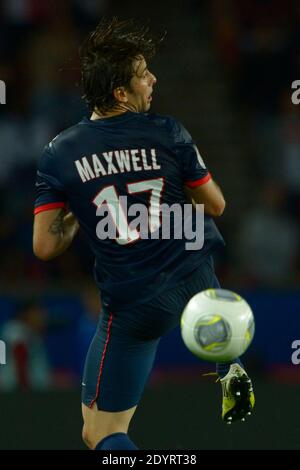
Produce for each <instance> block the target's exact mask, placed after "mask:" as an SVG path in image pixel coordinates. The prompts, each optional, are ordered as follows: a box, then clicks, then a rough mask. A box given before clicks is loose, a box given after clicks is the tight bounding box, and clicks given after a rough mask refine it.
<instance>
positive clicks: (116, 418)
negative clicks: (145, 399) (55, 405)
mask: <svg viewBox="0 0 300 470" xmlns="http://www.w3.org/2000/svg"><path fill="white" fill-rule="evenodd" d="M135 410H136V406H134V407H132V408H130V409H129V410H125V411H120V412H115V413H112V412H109V411H102V410H98V408H97V404H96V403H94V404H93V405H92V407H91V408H89V407H88V406H86V405H85V404H82V416H83V421H84V425H83V429H82V438H83V440H84V442H85V443H86V445H87V446H88V447H89V448H90V449H96V450H105V449H110V450H113V449H118V450H124V449H128V450H129V449H132V450H134V449H137V447H136V446H135V444H134V443H133V442H132V441H131V440H130V438H129V437H128V434H127V433H128V428H129V424H130V421H131V418H132V417H133V415H134V412H135Z"/></svg>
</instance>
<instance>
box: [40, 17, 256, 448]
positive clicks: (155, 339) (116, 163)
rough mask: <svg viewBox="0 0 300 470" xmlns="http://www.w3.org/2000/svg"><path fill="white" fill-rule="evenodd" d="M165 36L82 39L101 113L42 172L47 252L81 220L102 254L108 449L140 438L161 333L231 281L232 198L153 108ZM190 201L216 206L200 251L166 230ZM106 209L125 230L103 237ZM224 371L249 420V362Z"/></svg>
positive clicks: (118, 25)
mask: <svg viewBox="0 0 300 470" xmlns="http://www.w3.org/2000/svg"><path fill="white" fill-rule="evenodd" d="M155 46H156V42H155V40H153V38H151V36H150V34H149V32H148V30H147V29H145V28H140V27H137V26H136V25H135V24H134V23H132V22H119V21H118V20H117V19H113V20H112V21H110V22H101V23H100V24H99V25H98V27H97V28H96V30H95V31H94V32H92V33H91V34H90V35H89V37H88V38H87V39H86V41H85V42H84V44H83V46H82V48H81V60H82V79H83V86H84V91H85V99H86V102H87V103H88V105H89V107H90V109H91V116H90V118H84V119H83V120H82V121H81V122H79V123H78V124H76V125H75V126H73V127H71V128H69V129H67V130H65V131H64V132H62V133H61V134H59V135H58V136H57V137H56V138H55V139H54V140H53V141H52V142H50V144H49V145H47V146H46V148H45V150H44V152H43V155H42V157H41V159H40V161H39V165H38V171H37V182H36V190H37V195H36V202H35V220H34V235H33V249H34V252H35V254H36V256H37V257H38V258H40V259H42V260H46V261H47V260H50V259H52V258H54V257H56V256H58V255H60V254H61V253H63V252H64V251H65V250H66V249H67V248H68V247H69V246H70V244H71V243H72V240H73V239H74V237H75V235H76V233H77V231H78V228H79V227H80V228H81V229H82V230H83V232H84V233H85V234H86V236H87V238H88V241H89V244H90V247H91V249H92V251H93V253H94V255H95V270H94V272H95V280H96V283H97V285H98V286H99V289H100V291H101V297H102V304H103V312H102V314H101V315H100V319H99V324H98V327H97V331H96V334H95V337H94V339H93V341H92V343H91V345H90V348H89V352H88V354H87V358H86V364H85V370H84V376H83V382H82V413H83V419H84V427H83V439H84V441H85V442H86V444H87V445H88V447H89V448H91V449H96V450H104V449H110V450H113V449H137V447H136V445H135V444H134V443H133V442H132V441H131V440H130V438H129V436H128V434H127V432H128V427H129V424H130V421H131V418H132V416H133V414H134V412H135V409H136V406H137V405H138V403H139V401H140V398H141V395H142V393H143V390H144V387H145V383H146V381H147V379H148V377H149V374H150V371H151V368H152V365H153V361H154V358H155V353H156V349H157V346H158V343H159V340H160V338H161V336H162V335H164V334H165V333H166V332H168V331H170V330H171V329H172V328H174V327H175V326H177V325H178V324H179V321H180V316H181V313H182V311H183V309H184V307H185V305H186V304H187V302H188V301H189V299H190V298H191V297H192V296H193V295H195V294H196V293H197V292H199V291H202V290H203V289H207V288H213V287H218V286H219V283H218V281H217V278H216V276H215V273H214V267H213V260H212V253H213V251H214V250H215V249H216V248H217V247H218V246H220V245H222V244H223V239H222V236H221V235H220V233H219V231H218V230H217V228H216V226H215V224H214V221H213V217H218V216H220V215H221V214H222V213H223V211H224V208H225V201H224V198H223V195H222V192H221V190H220V188H219V187H218V186H217V185H216V183H215V182H214V180H213V179H212V177H211V175H210V173H209V172H208V170H207V169H206V167H205V164H204V162H203V160H202V158H201V156H200V154H199V151H198V149H197V147H196V145H195V143H194V142H193V140H192V138H191V136H190V135H189V133H188V132H187V131H186V130H185V128H184V127H183V126H182V125H181V124H180V123H179V122H178V121H176V120H175V119H174V118H171V117H166V116H161V115H156V114H150V113H148V111H149V109H150V105H151V101H152V95H153V92H154V91H155V86H156V83H157V79H156V77H155V76H154V75H153V73H151V71H150V70H149V67H148V63H147V61H149V59H150V58H151V57H152V56H153V54H154V52H155ZM174 99H176V97H175V96H174ZM121 198H123V199H121ZM188 201H193V202H194V203H196V204H204V208H205V216H204V245H203V246H202V248H201V249H200V248H199V249H197V250H187V249H186V242H187V240H186V239H185V236H182V237H181V238H180V237H175V236H170V237H169V239H167V238H164V237H162V236H161V229H162V227H161V226H160V224H161V213H160V208H161V207H162V205H163V204H167V205H169V206H171V205H173V204H177V207H178V206H179V207H183V206H184V204H185V203H187V202H188ZM125 202H126V204H127V206H128V207H127V209H128V210H127V212H126V210H125V206H124V204H125ZM135 204H142V205H143V207H146V208H147V209H148V213H149V231H150V232H151V234H152V235H153V237H150V236H149V237H148V238H147V237H145V236H143V235H144V234H143V233H142V230H141V229H140V230H139V227H138V226H134V225H132V222H134V220H133V218H132V214H131V215H130V214H129V212H130V209H132V208H133V206H134V205H135ZM103 208H106V215H105V217H104V212H101V210H102V209H103ZM195 213H196V211H195V210H194V211H193V217H192V218H193V219H194V218H195V217H194V216H195ZM116 214H118V217H117V216H116ZM108 215H109V217H108ZM170 218H172V217H170ZM182 219H184V215H182ZM103 220H104V221H105V223H106V222H107V224H108V221H109V220H113V222H114V224H115V227H116V231H115V236H114V237H111V236H107V237H105V236H103V234H104V232H105V224H102V222H103ZM101 221H102V222H101ZM182 221H183V222H185V220H182ZM193 223H194V222H193ZM101 224H102V225H101ZM154 234H156V235H157V234H158V236H154ZM175 235H176V234H175ZM217 373H218V374H219V377H220V379H221V383H222V387H223V410H222V416H223V419H224V420H225V421H226V422H232V421H234V420H237V419H244V417H245V416H246V414H249V413H250V412H251V410H252V407H253V405H254V396H253V391H252V387H251V381H250V379H249V377H248V376H247V374H246V372H245V371H244V369H243V367H242V364H241V362H240V361H239V359H236V360H235V361H233V362H232V363H228V364H219V365H217Z"/></svg>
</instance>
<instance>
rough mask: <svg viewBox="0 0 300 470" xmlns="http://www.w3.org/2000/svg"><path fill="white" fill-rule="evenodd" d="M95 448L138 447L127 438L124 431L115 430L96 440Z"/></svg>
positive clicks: (128, 448)
mask: <svg viewBox="0 0 300 470" xmlns="http://www.w3.org/2000/svg"><path fill="white" fill-rule="evenodd" d="M95 450H138V448H137V447H136V445H135V444H134V443H133V442H132V441H131V440H130V439H129V437H128V435H127V434H125V433H124V432H116V433H115V434H110V435H109V436H106V437H105V438H104V439H102V441H100V442H98V444H97V445H96V447H95Z"/></svg>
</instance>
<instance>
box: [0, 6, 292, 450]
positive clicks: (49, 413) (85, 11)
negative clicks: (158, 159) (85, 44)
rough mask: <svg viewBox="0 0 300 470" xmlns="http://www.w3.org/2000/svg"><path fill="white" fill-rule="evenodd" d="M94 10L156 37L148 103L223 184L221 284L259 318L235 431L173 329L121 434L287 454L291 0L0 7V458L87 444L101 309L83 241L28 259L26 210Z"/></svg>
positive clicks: (151, 443)
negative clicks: (84, 432) (247, 409)
mask: <svg viewBox="0 0 300 470" xmlns="http://www.w3.org/2000/svg"><path fill="white" fill-rule="evenodd" d="M103 15H107V16H111V15H117V16H119V17H121V18H129V17H136V18H140V19H141V20H143V21H144V22H145V20H147V19H150V20H151V23H150V24H151V25H152V28H153V29H154V31H156V32H157V33H161V32H162V31H163V30H164V29H166V30H167V31H168V34H167V37H166V40H165V42H164V44H163V46H162V47H161V50H160V51H159V53H158V55H157V57H156V58H155V59H154V61H153V64H152V70H153V72H154V73H155V74H156V75H157V77H158V85H157V86H156V90H155V97H154V102H153V109H152V110H153V111H155V112H160V113H164V114H170V115H174V116H175V117H177V118H178V119H179V120H181V121H182V122H183V123H184V124H185V126H186V127H187V128H188V129H189V130H190V132H191V134H192V135H193V137H194V139H195V140H196V142H197V144H198V146H199V149H200V152H201V153H202V155H203V157H204V158H205V160H206V162H207V164H208V166H209V168H210V170H211V171H212V173H213V175H214V177H215V179H216V180H217V181H219V182H220V184H221V186H222V187H223V190H224V193H225V196H226V199H227V209H226V212H225V215H224V216H223V217H222V219H221V220H220V221H218V225H219V227H220V229H221V231H222V232H223V234H224V236H225V239H226V241H227V246H226V248H225V249H224V250H223V251H222V252H219V253H218V254H217V256H216V268H217V272H218V276H219V278H220V281H221V283H222V285H223V287H225V288H229V289H232V290H236V291H238V292H240V293H241V294H242V295H244V296H245V298H246V299H247V300H248V301H249V303H250V304H251V306H252V307H253V310H254V313H255V317H256V336H255V339H254V341H253V344H252V346H251V348H250V350H249V351H248V353H247V354H246V357H245V362H246V363H247V367H248V370H249V373H250V375H251V376H253V378H254V382H255V385H256V394H257V407H256V413H255V415H254V416H253V417H251V419H249V421H248V422H247V423H246V424H238V425H236V426H234V427H232V428H230V429H229V428H227V427H225V426H224V425H223V424H222V423H221V420H220V417H219V415H220V402H221V396H220V386H219V385H218V384H214V383H213V381H212V380H211V379H208V378H203V377H202V374H203V373H205V372H207V371H210V370H211V368H210V367H209V366H208V365H207V364H202V363H200V362H199V361H198V360H197V359H195V358H193V357H192V355H191V354H190V353H189V352H188V351H187V350H186V349H185V347H184V346H183V343H182V341H181V339H180V336H179V331H178V330H176V331H174V332H172V333H171V334H170V335H169V336H168V337H166V338H164V339H163V340H162V342H161V346H160V349H159V353H158V356H157V360H156V365H155V369H154V373H153V375H152V377H151V380H150V382H149V385H148V387H147V389H146V391H145V395H144V399H143V402H142V404H141V407H140V409H139V410H138V412H137V414H136V417H135V419H134V421H133V424H132V435H133V437H134V438H135V440H136V442H137V444H138V445H139V446H141V447H142V448H148V449H149V448H150V449H151V448H152V449H154V448H156V449H159V448H169V449H226V448H227V449H297V448H298V449H299V448H300V404H299V393H300V365H298V366H297V365H295V364H293V363H292V360H291V356H292V353H293V349H292V348H291V345H292V342H293V341H294V340H296V339H300V289H299V281H300V256H299V255H300V243H299V221H300V119H299V110H300V106H295V105H293V104H292V101H291V95H292V89H291V84H292V82H293V81H294V80H297V79H300V4H299V2H298V1H297V0H285V1H284V2H282V1H281V0H243V1H242V2H240V1H238V0H211V1H208V0H207V1H202V0H173V1H169V0H165V1H164V2H159V3H158V2H157V3H156V2H150V3H149V2H138V1H136V0H132V1H130V2H124V0H85V1H82V0H65V1H63V2H59V1H58V0H56V1H55V0H1V1H0V80H4V81H5V83H6V87H7V98H6V99H7V104H6V105H2V106H0V195H1V197H0V214H1V223H0V263H1V270H0V339H2V340H4V341H5V342H6V343H7V364H6V365H0V408H1V410H2V411H1V428H0V449H80V448H84V446H83V444H82V443H81V437H80V435H81V415H80V382H81V380H80V379H81V372H82V366H83V362H84V356H85V353H86V350H87V347H88V344H89V341H90V339H91V337H92V335H93V331H94V328H95V322H96V317H97V314H98V311H99V308H100V304H99V299H98V295H97V292H96V290H95V287H94V285H93V281H92V265H93V259H92V256H91V254H90V252H89V249H88V247H87V245H86V243H85V240H84V238H83V237H82V236H81V235H80V236H79V237H78V239H77V240H76V242H75V243H74V246H73V247H72V249H70V250H69V251H67V253H66V254H64V255H63V256H62V257H61V258H58V259H57V260H55V261H53V262H49V263H42V262H40V261H38V260H37V259H35V258H34V256H33V254H32V245H31V238H32V219H33V217H32V207H33V198H34V180H35V166H36V161H37V158H38V157H39V155H40V153H41V150H42V148H43V146H44V145H45V144H46V143H47V142H48V141H49V140H51V139H52V138H53V137H54V136H55V135H56V134H57V133H58V132H60V131H61V130H62V129H64V128H65V127H68V126H70V125H72V124H73V123H75V122H76V121H78V120H80V119H81V116H82V115H84V114H87V109H86V108H85V106H84V104H83V102H82V101H81V99H80V96H81V90H80V87H79V86H78V82H79V79H80V74H79V70H78V52H77V51H78V46H79V44H80V43H81V41H82V39H83V38H84V37H85V35H86V33H87V32H88V31H89V30H91V29H92V28H93V27H94V26H95V25H96V24H97V22H98V21H99V19H100V18H101V17H102V16H103Z"/></svg>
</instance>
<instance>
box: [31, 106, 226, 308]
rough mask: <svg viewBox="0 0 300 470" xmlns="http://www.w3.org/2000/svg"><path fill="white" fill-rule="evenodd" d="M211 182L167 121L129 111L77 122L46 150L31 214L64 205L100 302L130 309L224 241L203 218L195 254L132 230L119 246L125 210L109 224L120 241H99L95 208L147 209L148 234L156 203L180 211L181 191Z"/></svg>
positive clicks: (176, 126) (182, 133)
mask: <svg viewBox="0 0 300 470" xmlns="http://www.w3.org/2000/svg"><path fill="white" fill-rule="evenodd" d="M210 178H211V176H210V173H209V172H208V170H207V169H206V167H205V165H204V163H203V160H202V158H201V156H200V154H199V152H198V150H197V147H196V145H195V143H194V142H193V140H192V138H191V136H190V135H189V133H188V132H187V131H186V130H185V129H184V127H183V126H182V125H181V124H180V123H178V122H177V121H176V120H175V119H173V118H171V117H165V116H160V115H156V114H144V113H133V112H129V111H128V112H126V113H124V114H121V115H118V116H114V117H110V118H105V119H98V120H96V121H91V120H89V119H87V118H84V119H83V120H82V121H81V122H79V123H78V124H76V125H75V126H73V127H71V128H69V129H67V130H65V131H64V132H62V133H61V134H59V135H58V136H57V137H56V138H55V139H54V140H53V141H52V142H51V143H50V144H49V145H47V146H46V148H45V150H44V152H43V155H42V157H41V159H40V161H39V165H38V171H37V182H36V202H35V214H36V213H38V212H41V211H43V210H49V209H51V208H58V207H65V206H67V205H68V207H69V209H70V210H71V211H72V212H73V213H74V215H75V216H76V218H77V219H78V222H79V224H80V227H81V229H82V230H83V232H84V233H85V235H86V236H87V238H88V241H89V244H90V247H91V249H92V251H93V253H94V254H95V259H96V261H95V279H96V282H97V284H98V286H99V288H100V290H101V295H102V300H103V302H104V304H105V305H107V306H109V307H111V308H117V307H122V306H123V307H124V306H128V305H135V304H138V303H144V302H147V301H148V300H150V299H151V298H152V297H154V296H156V295H158V294H159V293H160V292H162V291H163V290H164V289H166V288H169V287H172V286H174V285H176V283H177V282H178V280H180V279H182V278H183V277H184V276H186V275H188V274H189V273H191V272H192V271H193V270H194V269H195V268H197V267H198V266H199V265H200V264H201V262H202V261H203V259H204V258H205V257H206V256H207V255H208V254H210V253H211V252H212V250H214V249H215V248H216V247H217V246H218V245H220V244H223V243H224V242H223V239H222V237H221V235H220V233H219V232H218V230H217V228H216V226H215V224H214V222H213V220H212V218H211V217H208V216H205V234H204V235H205V242H204V245H203V247H202V248H201V249H199V250H191V251H188V250H186V240H185V238H184V237H183V238H182V239H175V238H174V237H171V238H170V239H163V238H162V237H158V238H154V239H153V238H148V239H145V238H143V237H141V236H140V234H139V231H138V228H137V227H136V228H133V229H132V230H130V231H129V232H127V234H128V236H127V238H126V237H125V239H124V238H123V240H121V239H122V237H121V236H120V234H121V232H122V227H123V229H124V225H125V226H126V224H127V226H129V224H130V220H128V216H127V213H126V212H124V213H123V216H122V217H121V218H118V220H117V221H116V234H117V238H118V237H119V239H111V238H107V239H102V240H101V239H99V237H98V235H97V233H98V234H99V231H98V232H97V229H99V222H101V220H102V221H103V220H104V217H105V216H104V213H102V215H100V216H99V209H100V208H101V207H104V206H105V205H107V204H111V205H114V206H116V204H118V202H119V201H121V199H122V198H121V197H122V196H123V197H124V196H127V201H128V207H131V206H132V205H133V204H137V203H141V204H143V205H144V206H145V207H149V206H151V207H150V214H151V215H150V222H149V223H150V224H152V229H151V230H152V232H153V231H155V230H159V228H160V227H159V223H160V218H159V215H158V209H159V207H160V206H161V204H169V205H172V204H174V203H176V204H181V205H183V204H184V203H185V202H186V197H185V193H184V185H186V186H188V187H191V188H193V187H196V186H198V185H201V184H204V183H205V182H207V181H208V180H209V179H210ZM123 199H124V198H123ZM97 210H98V215H97ZM151 210H152V212H151ZM102 228H103V227H102Z"/></svg>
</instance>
